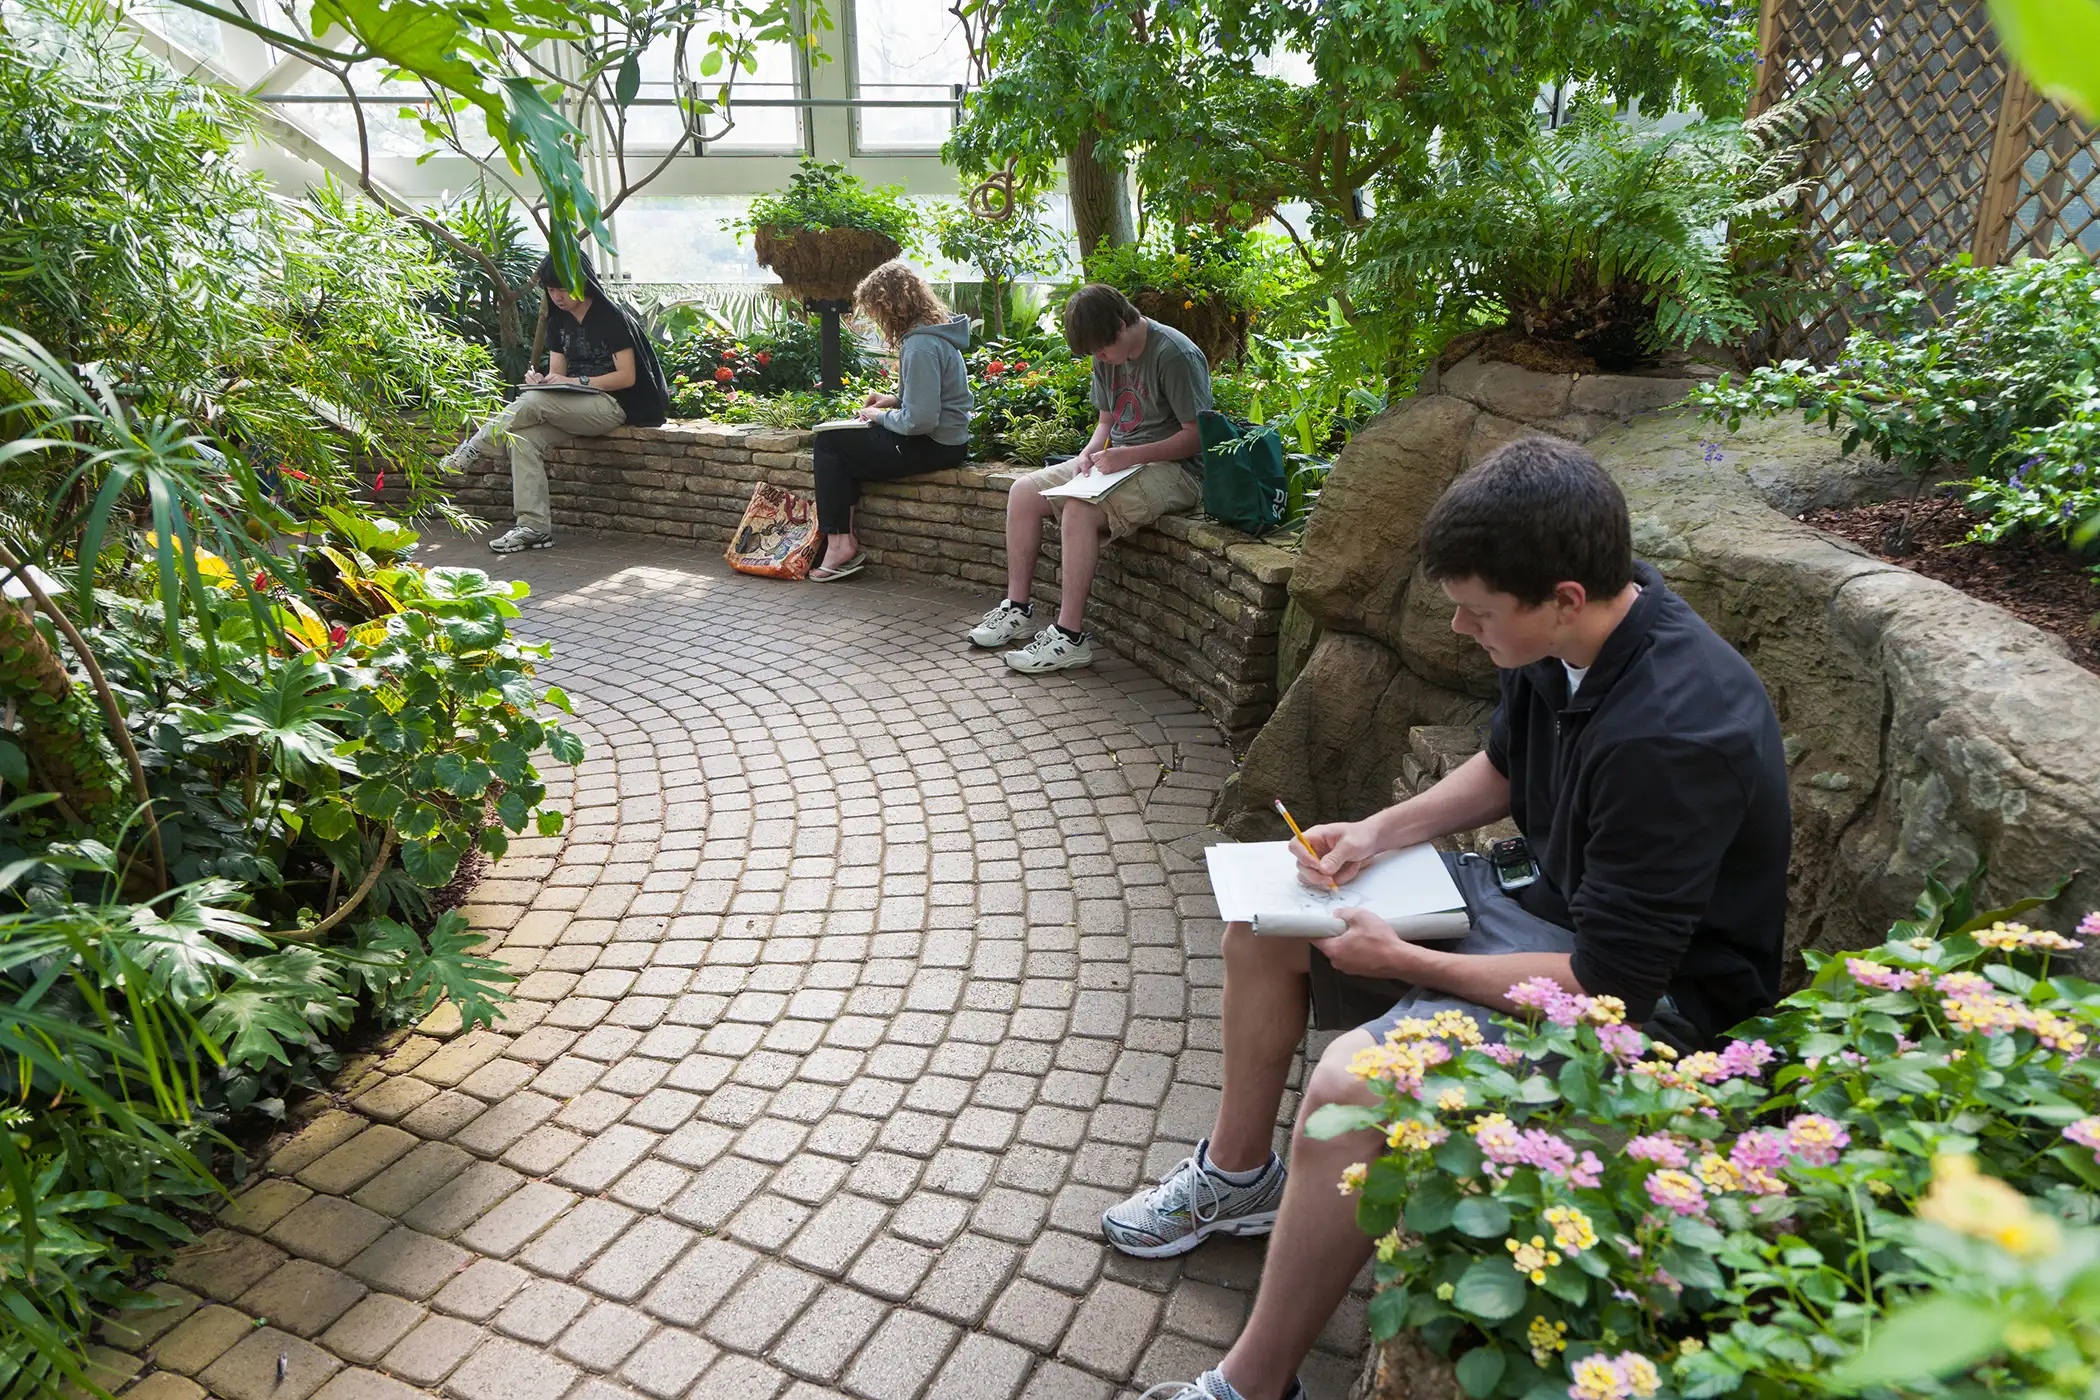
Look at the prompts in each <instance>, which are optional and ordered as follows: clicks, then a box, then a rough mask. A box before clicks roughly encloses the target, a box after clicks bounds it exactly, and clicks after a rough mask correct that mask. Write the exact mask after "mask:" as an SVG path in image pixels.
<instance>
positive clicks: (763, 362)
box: [758, 350, 773, 369]
mask: <svg viewBox="0 0 2100 1400" xmlns="http://www.w3.org/2000/svg"><path fill="white" fill-rule="evenodd" d="M772 363H773V354H772V352H771V351H769V350H761V351H759V352H758V367H759V368H760V369H764V368H765V367H766V366H767V365H770V364H772Z"/></svg>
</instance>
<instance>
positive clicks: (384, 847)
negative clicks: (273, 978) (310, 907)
mask: <svg viewBox="0 0 2100 1400" xmlns="http://www.w3.org/2000/svg"><path fill="white" fill-rule="evenodd" d="M393 854H394V828H393V827H392V826H391V825H389V826H388V827H387V829H386V835H384V836H382V837H381V838H380V839H379V858H378V859H377V860H375V861H373V862H372V868H371V869H370V870H367V871H366V872H365V878H364V879H362V880H360V881H359V882H358V885H357V888H356V889H354V890H352V891H350V897H349V898H348V899H346V900H344V901H343V902H342V903H341V904H338V905H337V906H336V907H335V909H334V911H333V912H332V913H330V914H329V915H328V917H327V918H325V919H322V920H321V921H320V922H319V923H317V924H315V925H314V926H313V927H312V928H302V929H294V930H292V931H291V932H288V933H272V934H270V935H269V937H271V938H275V939H277V940H279V941H280V942H285V943H311V942H313V941H314V940H315V939H317V938H319V937H320V936H321V935H322V934H324V933H326V932H328V930H330V929H332V928H334V927H335V926H336V925H337V924H339V923H341V922H342V921H343V920H344V919H347V918H348V917H350V913H351V911H352V910H354V909H356V908H357V906H358V905H360V904H362V903H364V902H365V896H366V895H368V894H370V893H371V892H372V887H373V886H374V885H376V884H378V883H379V876H380V874H381V873H382V872H383V871H385V869H386V863H387V861H388V860H389V859H390V858H392V856H393Z"/></svg>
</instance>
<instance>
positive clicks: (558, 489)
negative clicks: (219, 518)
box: [453, 423, 1297, 743]
mask: <svg viewBox="0 0 2100 1400" xmlns="http://www.w3.org/2000/svg"><path fill="white" fill-rule="evenodd" d="M811 437H812V434H810V433H807V432H781V431H774V430H768V429H763V428H752V427H744V426H732V425H723V424H714V423H692V424H670V425H666V426H665V427H662V428H621V429H618V430H616V431H614V432H612V433H609V434H607V435H606V436H604V437H599V438H585V439H580V440H578V441H576V442H574V443H572V444H570V445H569V446H567V447H562V448H557V449H555V450H554V451H553V452H551V453H550V454H549V455H548V461H547V475H548V491H549V496H550V498H551V505H552V511H553V516H554V523H555V524H556V525H557V526H571V527H583V528H587V529H594V530H606V531H615V532H617V531H628V532H639V533H644V534H653V535H664V536H669V537H671V538H674V539H679V540H689V541H691V542H692V543H694V544H695V545H698V546H700V547H702V548H705V549H711V550H720V549H723V548H726V547H727V545H728V543H729V537H730V535H731V534H732V533H733V532H734V531H735V529H736V526H737V522H738V521H740V520H741V519H742V518H743V514H744V507H745V506H746V505H748V504H749V503H750V499H751V488H752V486H753V485H754V484H756V483H758V482H760V481H769V482H772V483H773V484H774V485H776V486H784V487H787V488H788V489H790V490H792V491H797V492H800V493H801V494H803V495H809V494H811V493H812V492H813V491H814V483H813V480H812V477H811V474H810V453H809V444H810V440H811ZM1025 470H1026V469H1025V468H1019V467H1009V466H1006V465H1003V464H993V465H989V466H966V467H963V468H961V469H959V470H956V471H944V472H933V473H930V474H928V475H926V476H919V477H913V478H911V479H910V480H907V481H898V482H871V483H869V484H868V485H867V486H866V487H865V490H864V494H863V496H862V500H861V504H860V508H859V515H858V516H857V518H856V522H855V533H856V534H857V535H858V537H859V539H860V541H861V544H862V545H863V547H864V548H865V549H866V551H867V555H868V561H869V567H868V572H869V573H870V574H871V575H873V576H875V577H877V578H881V577H888V576H897V577H909V578H937V579H945V580H948V581H951V582H954V583H959V584H966V585H969V586H971V587H973V588H977V589H981V590H984V593H983V596H984V598H985V600H986V601H985V606H990V604H991V603H992V602H994V601H996V600H997V598H998V596H999V595H1000V593H1001V592H1002V591H1003V590H1004V587H1005V583H1006V493H1007V490H1008V488H1009V487H1010V486H1011V485H1012V484H1013V481H1014V479H1015V478H1016V477H1018V476H1020V475H1022V474H1024V472H1025ZM453 497H454V499H455V500H456V501H457V502H458V504H459V505H461V506H462V507H464V508H466V509H468V510H471V511H473V512H475V513H476V514H478V515H482V516H485V517H486V518H488V519H490V520H495V521H506V520H508V519H510V508H511V501H510V473H509V468H508V467H506V466H503V465H501V464H497V463H478V464H476V466H475V467H473V468H472V469H470V471H469V472H468V473H467V475H466V476H465V477H464V478H463V479H462V480H461V481H460V482H459V483H458V484H457V485H456V487H455V488H454V490H453ZM1044 545H1045V547H1044V550H1043V552H1042V554H1040V555H1039V556H1038V557H1037V562H1036V571H1035V594H1034V596H1035V597H1036V599H1037V600H1038V601H1039V602H1046V603H1048V604H1049V605H1050V608H1051V611H1053V612H1054V611H1055V609H1056V604H1057V590H1058V579H1059V563H1058V546H1057V535H1056V531H1055V530H1054V529H1049V530H1046V531H1045V532H1044ZM1296 560H1297V556H1296V555H1295V554H1293V553H1291V552H1289V551H1287V550H1283V549H1278V548H1277V547H1275V546H1274V545H1268V544H1264V543H1262V542H1261V541H1260V540H1257V539H1255V538H1254V537H1253V536H1251V535H1245V534H1242V533H1240V532H1239V531H1237V530H1232V529H1228V528H1226V527H1224V526H1222V525H1219V524H1217V523H1215V522H1214V521H1210V520H1207V519H1204V518H1201V517H1188V516H1168V517H1165V518H1164V519H1162V520H1160V521H1158V522H1157V523H1156V524H1154V525H1153V526H1151V527H1150V528H1147V529H1144V530H1140V531H1139V532H1137V533H1136V534H1135V535H1133V536H1131V537H1130V538H1128V539H1124V540H1119V541H1117V542H1116V543H1115V544H1113V545H1111V546H1110V547H1109V548H1108V549H1106V550H1104V551H1103V553H1102V556H1101V564H1100V567H1099V569H1098V571H1097V573H1096V576H1095V579H1094V588H1093V595H1092V599H1091V601H1090V604H1089V606H1088V610H1087V613H1088V625H1089V626H1090V627H1091V628H1092V629H1093V630H1094V631H1095V632H1096V634H1097V635H1098V636H1099V638H1100V639H1101V640H1103V641H1105V642H1107V643H1108V645H1109V646H1111V647H1113V648H1114V649H1115V650H1116V651H1117V652H1119V653H1121V654H1122V655H1123V656H1126V657H1128V658H1129V659H1130V660H1131V661H1133V662H1135V663H1136V664H1138V665H1139V666H1142V667H1143V668H1145V670H1147V671H1149V672H1151V673H1152V674H1153V675H1155V676H1157V677H1159V679H1160V680H1162V681H1164V682H1166V683H1167V684H1168V685H1171V686H1173V687H1174V688H1175V689H1176V690H1178V691H1180V692H1181V693H1182V694H1184V695H1186V696H1188V697H1189V698H1190V699H1191V700H1193V701H1195V702H1196V703H1197V704H1198V705H1200V706H1202V707H1203V709H1204V710H1205V711H1206V712H1207V713H1208V714H1209V715H1210V716H1211V718H1212V719H1214V720H1216V721H1217V723H1218V725H1219V727H1220V728H1222V729H1223V730H1224V731H1225V732H1226V734H1227V736H1228V737H1229V738H1231V739H1232V740H1233V741H1235V743H1243V742H1245V741H1246V740H1248V739H1251V738H1252V737H1253V734H1254V732H1255V731H1256V730H1257V729H1259V728H1260V727H1261V724H1262V721H1263V720H1265V719H1267V718H1268V715H1269V712H1270V711H1271V710H1273V709H1274V708H1275V707H1276V696H1277V685H1276V666H1277V654H1278V635H1279V633H1280V631H1281V629H1282V623H1283V611H1284V606H1285V604H1286V603H1287V601H1288V593H1289V585H1290V581H1291V572H1292V569H1293V567H1294V565H1295V564H1296ZM969 611H970V609H969V607H968V606H963V607H959V608H958V609H957V616H956V623H957V632H958V635H959V634H960V633H961V631H962V630H964V624H965V622H966V621H968V620H969V618H968V613H969Z"/></svg>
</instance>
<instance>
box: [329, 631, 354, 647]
mask: <svg viewBox="0 0 2100 1400" xmlns="http://www.w3.org/2000/svg"><path fill="white" fill-rule="evenodd" d="M349 640H350V632H349V629H348V628H344V627H331V628H329V629H328V645H330V646H331V647H339V646H341V645H342V644H343V643H344V642H347V641H349Z"/></svg>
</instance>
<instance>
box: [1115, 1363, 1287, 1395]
mask: <svg viewBox="0 0 2100 1400" xmlns="http://www.w3.org/2000/svg"><path fill="white" fill-rule="evenodd" d="M1138 1400H1247V1397H1246V1396H1244V1395H1242V1394H1240V1393H1239V1392H1238V1391H1237V1390H1234V1389H1233V1388H1232V1382H1231V1381H1228V1380H1226V1379H1225V1373H1224V1372H1223V1371H1218V1370H1210V1371H1205V1372H1204V1373H1203V1374H1202V1375H1200V1376H1198V1377H1196V1379H1194V1380H1193V1381H1161V1382H1160V1383H1159V1384H1158V1385H1155V1386H1153V1387H1152V1388H1151V1389H1150V1390H1148V1391H1146V1392H1145V1393H1144V1394H1143V1395H1140V1396H1139V1397H1138ZM1283 1400H1305V1387H1304V1386H1303V1385H1301V1384H1299V1382H1297V1381H1296V1380H1293V1381H1292V1382H1291V1388H1290V1389H1289V1390H1287V1391H1285V1392H1284V1393H1283Z"/></svg>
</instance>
